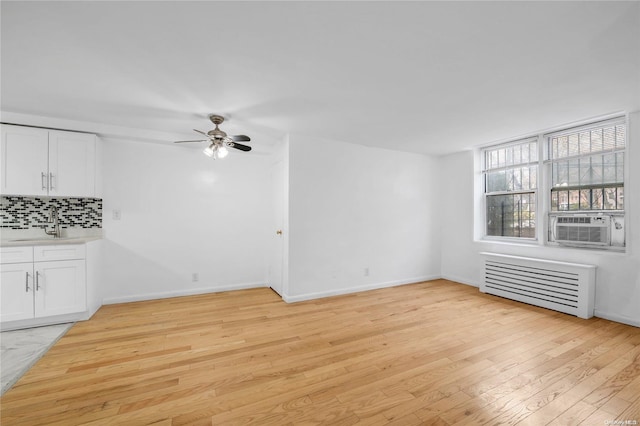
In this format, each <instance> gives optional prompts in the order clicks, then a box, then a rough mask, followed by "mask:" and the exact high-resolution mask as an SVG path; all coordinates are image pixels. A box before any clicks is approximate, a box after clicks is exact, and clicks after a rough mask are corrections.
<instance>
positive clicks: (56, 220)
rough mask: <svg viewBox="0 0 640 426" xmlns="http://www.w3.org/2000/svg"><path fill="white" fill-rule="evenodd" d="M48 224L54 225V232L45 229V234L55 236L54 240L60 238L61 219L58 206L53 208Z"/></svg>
mask: <svg viewBox="0 0 640 426" xmlns="http://www.w3.org/2000/svg"><path fill="white" fill-rule="evenodd" d="M48 222H49V223H53V231H47V230H46V229H45V230H44V232H45V233H46V234H47V235H53V238H60V218H59V217H58V208H57V207H56V206H51V210H50V211H49V220H48Z"/></svg>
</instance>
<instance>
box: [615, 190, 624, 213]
mask: <svg viewBox="0 0 640 426" xmlns="http://www.w3.org/2000/svg"><path fill="white" fill-rule="evenodd" d="M616 192H617V194H616V195H617V196H618V203H617V204H618V210H624V188H623V187H618V189H617V191H616Z"/></svg>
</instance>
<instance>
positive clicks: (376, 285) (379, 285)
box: [282, 275, 440, 303]
mask: <svg viewBox="0 0 640 426" xmlns="http://www.w3.org/2000/svg"><path fill="white" fill-rule="evenodd" d="M439 278H440V276H439V275H429V276H423V277H414V278H407V279H404V280H394V281H386V282H382V283H372V284H365V285H360V286H355V287H347V288H340V289H335V290H328V291H319V292H315V293H306V294H299V295H296V296H290V295H287V294H284V295H282V299H283V300H284V301H285V302H287V303H294V302H302V301H305V300H313V299H321V298H323V297H331V296H340V295H342V294H351V293H359V292H361V291H368V290H377V289H380V288H387V287H396V286H399V285H405V284H415V283H419V282H422V281H431V280H437V279H439Z"/></svg>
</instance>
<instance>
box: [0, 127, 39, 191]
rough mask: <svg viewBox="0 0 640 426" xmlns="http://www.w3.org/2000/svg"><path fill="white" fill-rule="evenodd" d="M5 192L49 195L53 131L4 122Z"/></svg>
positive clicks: (0, 152) (3, 169) (3, 176)
mask: <svg viewBox="0 0 640 426" xmlns="http://www.w3.org/2000/svg"><path fill="white" fill-rule="evenodd" d="M0 155H1V156H2V162H1V163H0V164H1V167H2V174H1V179H2V193H3V194H11V195H47V193H48V189H49V188H48V173H49V168H48V162H49V131H48V130H46V129H36V128H33V127H23V126H8V125H3V126H2V150H1V151H0Z"/></svg>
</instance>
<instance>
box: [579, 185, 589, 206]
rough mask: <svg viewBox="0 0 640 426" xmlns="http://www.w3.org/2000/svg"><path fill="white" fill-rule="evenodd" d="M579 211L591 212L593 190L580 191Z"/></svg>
mask: <svg viewBox="0 0 640 426" xmlns="http://www.w3.org/2000/svg"><path fill="white" fill-rule="evenodd" d="M579 210H591V190H590V189H581V190H580V208H579Z"/></svg>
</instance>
